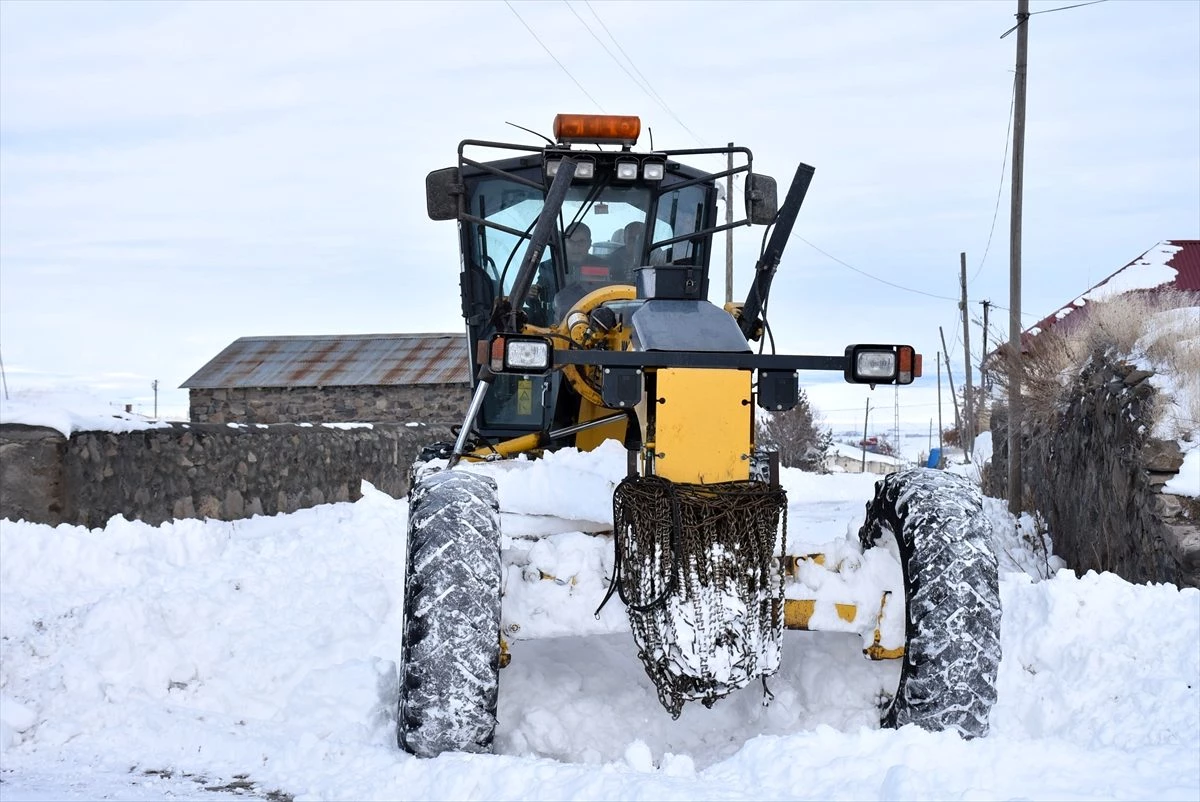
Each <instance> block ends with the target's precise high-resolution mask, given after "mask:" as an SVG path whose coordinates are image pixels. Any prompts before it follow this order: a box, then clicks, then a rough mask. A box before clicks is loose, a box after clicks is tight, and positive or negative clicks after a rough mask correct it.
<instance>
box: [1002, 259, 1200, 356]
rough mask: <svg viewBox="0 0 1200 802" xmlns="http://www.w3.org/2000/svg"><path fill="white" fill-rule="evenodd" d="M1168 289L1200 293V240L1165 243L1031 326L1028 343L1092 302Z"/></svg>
mask: <svg viewBox="0 0 1200 802" xmlns="http://www.w3.org/2000/svg"><path fill="white" fill-rule="evenodd" d="M1168 287H1169V288H1172V289H1179V290H1194V291H1200V240H1163V241H1162V242H1160V243H1158V244H1157V245H1155V246H1154V247H1153V248H1150V249H1149V250H1148V251H1146V252H1145V253H1143V254H1142V255H1141V256H1139V257H1138V258H1136V259H1134V260H1133V261H1132V262H1130V263H1129V264H1127V265H1125V266H1124V267H1122V268H1121V269H1120V270H1117V271H1116V272H1115V273H1113V274H1112V275H1110V276H1108V277H1107V278H1105V279H1104V280H1103V281H1101V282H1100V283H1099V284H1096V285H1094V286H1093V287H1091V288H1090V289H1088V290H1087V292H1085V293H1083V294H1082V295H1080V296H1079V297H1077V298H1075V300H1073V301H1071V302H1070V303H1068V304H1066V305H1065V306H1063V307H1062V308H1060V309H1058V310H1057V311H1055V312H1053V313H1052V314H1050V315H1047V316H1046V317H1044V318H1042V319H1041V320H1040V321H1038V322H1037V323H1036V324H1035V325H1033V326H1030V327H1029V328H1028V329H1026V330H1025V333H1024V339H1028V338H1031V337H1036V336H1037V335H1039V334H1041V333H1042V332H1043V331H1046V330H1047V329H1049V328H1050V327H1051V326H1053V325H1055V324H1056V323H1058V322H1059V321H1061V320H1062V319H1064V318H1066V317H1067V316H1068V315H1070V314H1071V313H1072V312H1075V311H1076V310H1079V309H1082V308H1084V307H1085V306H1086V305H1087V304H1088V303H1089V302H1091V303H1095V302H1099V301H1107V300H1110V299H1112V298H1114V297H1116V296H1118V295H1123V294H1124V293H1127V292H1133V291H1137V290H1152V289H1160V288H1164V289H1165V288H1168Z"/></svg>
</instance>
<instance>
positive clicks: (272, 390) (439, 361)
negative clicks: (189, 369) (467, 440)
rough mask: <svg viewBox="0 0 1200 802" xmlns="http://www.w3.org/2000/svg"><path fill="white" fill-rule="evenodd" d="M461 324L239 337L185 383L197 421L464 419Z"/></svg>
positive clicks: (466, 395) (466, 380) (466, 379)
mask: <svg viewBox="0 0 1200 802" xmlns="http://www.w3.org/2000/svg"><path fill="white" fill-rule="evenodd" d="M469 370H470V367H469V363H468V359H467V342H466V338H465V336H464V335H462V334H356V335H328V336H314V337H306V336H290V337H242V338H240V339H237V340H235V341H234V342H232V343H231V344H230V345H229V346H227V347H226V348H225V350H223V351H222V352H221V353H219V354H217V355H216V356H215V357H213V359H212V360H211V361H209V362H208V364H206V365H205V366H204V367H202V368H200V370H198V371H196V373H195V374H194V375H193V376H192V377H191V378H189V379H188V380H187V381H185V382H184V383H183V384H182V385H181V386H182V387H184V388H186V389H187V390H188V391H189V392H188V396H189V399H188V406H189V417H190V419H191V420H192V422H194V423H342V422H369V423H382V422H386V423H408V422H420V423H459V422H461V421H462V418H463V414H464V412H465V410H466V407H467V402H468V401H469V399H470V393H471V382H470V373H469Z"/></svg>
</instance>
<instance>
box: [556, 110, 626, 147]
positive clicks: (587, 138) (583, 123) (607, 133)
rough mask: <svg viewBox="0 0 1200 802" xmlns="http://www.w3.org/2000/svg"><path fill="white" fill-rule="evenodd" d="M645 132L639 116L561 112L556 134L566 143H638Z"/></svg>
mask: <svg viewBox="0 0 1200 802" xmlns="http://www.w3.org/2000/svg"><path fill="white" fill-rule="evenodd" d="M641 132H642V121H641V119H640V118H638V117H634V116H628V115H618V114H558V115H556V116H555V117H554V138H555V139H557V140H558V141H559V142H561V143H564V144H570V143H572V142H588V143H592V144H596V145H636V144H637V139H638V135H639V134H641Z"/></svg>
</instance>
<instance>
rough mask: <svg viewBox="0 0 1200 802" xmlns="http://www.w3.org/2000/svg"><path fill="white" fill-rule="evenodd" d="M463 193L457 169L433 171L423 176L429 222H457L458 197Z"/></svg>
mask: <svg viewBox="0 0 1200 802" xmlns="http://www.w3.org/2000/svg"><path fill="white" fill-rule="evenodd" d="M462 193H463V185H462V180H461V179H460V178H459V176H458V168H457V167H447V168H445V169H442V170H434V171H433V172H432V173H430V174H429V175H427V176H425V209H426V211H427V212H428V213H429V219H430V220H457V219H458V196H459V195H462Z"/></svg>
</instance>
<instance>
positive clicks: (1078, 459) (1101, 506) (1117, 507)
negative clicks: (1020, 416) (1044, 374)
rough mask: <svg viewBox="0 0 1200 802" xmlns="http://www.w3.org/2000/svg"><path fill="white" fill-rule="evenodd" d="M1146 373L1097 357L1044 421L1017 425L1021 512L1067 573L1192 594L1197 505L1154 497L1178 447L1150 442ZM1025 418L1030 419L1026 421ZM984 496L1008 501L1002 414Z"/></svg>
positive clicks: (994, 427) (996, 418) (1198, 552)
mask: <svg viewBox="0 0 1200 802" xmlns="http://www.w3.org/2000/svg"><path fill="white" fill-rule="evenodd" d="M1150 375H1151V374H1149V373H1148V372H1146V371H1144V370H1140V369H1137V368H1136V367H1134V366H1133V365H1130V364H1126V363H1120V362H1116V363H1114V362H1113V361H1111V360H1104V359H1097V360H1093V361H1092V362H1091V363H1089V364H1088V365H1087V367H1085V368H1084V369H1083V370H1082V371H1081V372H1080V375H1079V376H1078V377H1077V379H1076V380H1075V382H1074V384H1073V386H1071V387H1069V388H1067V389H1066V390H1065V391H1064V393H1063V396H1062V399H1061V403H1060V405H1059V408H1058V410H1057V411H1056V413H1055V414H1054V415H1053V416H1052V419H1045V418H1042V419H1039V418H1036V417H1034V416H1033V415H1030V416H1028V418H1027V419H1026V420H1025V422H1024V425H1023V426H1022V438H1021V443H1022V446H1021V449H1022V459H1021V464H1022V482H1023V484H1024V485H1025V487H1024V488H1023V499H1024V509H1027V510H1037V511H1038V512H1040V513H1041V515H1042V516H1043V518H1045V520H1046V522H1047V524H1048V525H1049V528H1050V533H1051V535H1052V536H1053V538H1054V551H1055V553H1056V554H1058V555H1059V556H1060V557H1062V558H1063V559H1064V560H1065V561H1066V563H1067V564H1068V565H1069V566H1070V567H1071V568H1073V569H1075V570H1077V571H1081V572H1083V571H1088V570H1095V571H1110V572H1112V573H1115V574H1117V575H1119V576H1121V577H1123V578H1125V579H1127V580H1129V581H1131V582H1170V583H1173V584H1177V585H1188V586H1192V587H1200V503H1197V500H1196V499H1193V498H1186V497H1181V496H1175V495H1171V494H1164V493H1162V492H1161V490H1162V487H1163V485H1164V484H1166V482H1167V481H1169V480H1170V479H1171V478H1172V477H1173V476H1174V475H1175V474H1176V473H1177V472H1178V471H1179V467H1180V465H1181V464H1182V463H1183V456H1182V454H1181V453H1180V450H1179V445H1178V444H1177V443H1175V442H1173V441H1162V440H1157V439H1155V438H1153V437H1151V436H1150V434H1149V433H1150V432H1151V430H1152V428H1153V426H1152V421H1151V413H1152V408H1153V400H1154V395H1155V393H1156V390H1155V389H1154V387H1153V386H1152V384H1151V383H1150V382H1148V381H1147V379H1148V378H1149V377H1150ZM1030 418H1032V419H1030ZM991 431H992V442H993V454H992V460H991V464H990V466H989V468H988V470H987V471H985V474H984V492H985V493H986V494H987V495H989V496H993V497H996V498H1007V497H1008V486H1007V485H1008V413H1007V410H1006V409H1004V408H996V409H995V410H994V411H993V415H992V422H991Z"/></svg>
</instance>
